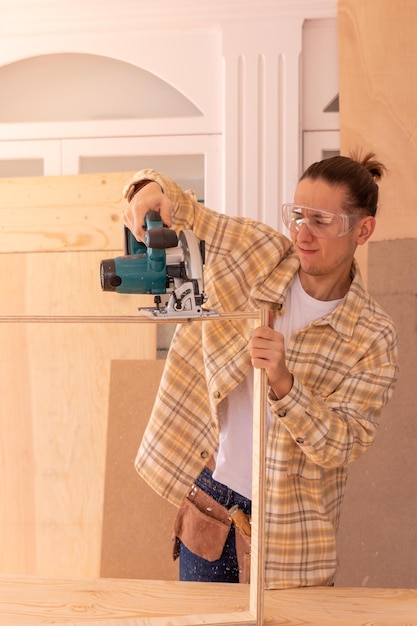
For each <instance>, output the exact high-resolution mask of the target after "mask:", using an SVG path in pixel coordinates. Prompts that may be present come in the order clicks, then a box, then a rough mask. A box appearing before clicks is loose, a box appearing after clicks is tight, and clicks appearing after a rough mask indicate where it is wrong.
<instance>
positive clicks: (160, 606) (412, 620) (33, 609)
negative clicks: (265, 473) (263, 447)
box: [0, 576, 417, 626]
mask: <svg viewBox="0 0 417 626" xmlns="http://www.w3.org/2000/svg"><path fill="white" fill-rule="evenodd" d="M162 599H163V601H161V600H162ZM248 599H249V589H248V587H247V585H230V584H227V583H224V584H217V583H198V584H196V583H179V582H173V581H166V582H155V581H138V580H122V579H103V578H102V579H80V578H79V579H75V578H72V579H54V580H53V579H47V578H33V577H23V576H22V577H21V576H2V577H1V578H0V626H40V625H45V624H51V623H54V624H56V625H59V624H60V625H64V624H65V626H146V625H147V624H148V625H149V624H151V626H155V625H156V626H167V625H168V624H170V625H171V626H175V625H177V626H178V625H180V624H183V625H186V624H190V623H191V622H190V617H189V616H190V610H191V611H193V612H194V616H197V620H196V619H194V620H193V621H194V623H198V616H199V615H200V616H204V619H205V621H203V620H202V619H201V620H200V622H199V623H205V624H207V623H210V622H209V621H208V617H209V616H213V615H219V614H220V615H221V614H223V615H226V616H227V619H228V620H229V623H230V621H232V620H235V623H239V622H236V620H239V618H240V619H241V618H242V617H243V618H244V617H245V616H247V613H246V612H245V607H247V604H248ZM416 616H417V591H415V590H406V589H395V590H393V589H360V588H359V589H358V588H349V587H348V588H344V589H337V588H329V587H322V588H319V587H317V588H311V587H310V588H303V589H286V590H277V591H266V592H265V624H268V626H301V624H302V625H303V626H336V625H337V626H369V625H370V624H372V626H405V625H406V624H407V625H410V626H413V625H415V624H416V623H417V618H416ZM212 623H213V622H212ZM240 623H242V622H240Z"/></svg>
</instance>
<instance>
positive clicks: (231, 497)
mask: <svg viewBox="0 0 417 626" xmlns="http://www.w3.org/2000/svg"><path fill="white" fill-rule="evenodd" d="M196 485H197V486H198V487H200V489H202V490H203V491H205V492H206V493H208V494H209V495H210V496H211V497H212V498H214V499H215V500H216V501H217V502H219V503H220V504H222V505H223V506H224V507H226V508H227V509H230V507H232V506H233V505H235V504H237V505H238V506H239V508H240V509H242V510H243V512H244V513H246V514H247V515H250V513H251V501H250V500H248V499H247V498H245V497H244V496H241V495H240V494H239V493H236V492H235V491H232V489H229V487H226V485H223V484H222V483H218V482H217V481H216V480H214V479H213V477H212V472H211V471H210V470H209V469H208V468H205V469H204V470H203V471H202V472H201V474H200V476H199V477H198V479H197V480H196ZM179 559H180V569H179V578H180V580H183V581H185V580H187V581H197V582H216V583H220V582H225V583H238V582H239V567H238V563H237V556H236V546H235V528H234V525H233V524H232V526H231V529H230V532H229V535H228V537H227V540H226V543H225V546H224V549H223V553H222V555H221V557H220V559H218V560H217V561H206V559H203V558H202V557H200V556H197V555H196V554H193V552H191V551H190V550H188V548H186V547H185V545H184V544H183V543H182V542H180V553H179Z"/></svg>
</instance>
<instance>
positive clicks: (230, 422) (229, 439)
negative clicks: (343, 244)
mask: <svg viewBox="0 0 417 626" xmlns="http://www.w3.org/2000/svg"><path fill="white" fill-rule="evenodd" d="M339 302H340V300H331V301H324V300H316V299H315V298H312V297H311V296H309V295H308V293H306V292H305V291H304V289H303V288H302V286H301V282H300V278H299V275H298V274H297V275H296V277H295V279H294V282H293V284H292V285H291V288H290V290H289V293H288V296H287V300H286V303H285V312H284V314H283V315H282V316H280V317H278V318H277V319H276V320H275V323H274V330H276V331H278V332H280V333H282V334H283V335H284V342H285V345H287V344H288V341H289V339H290V337H292V335H293V334H294V333H295V332H297V331H298V330H300V329H301V328H304V327H305V326H308V325H309V324H310V323H311V322H313V321H314V320H317V319H320V318H322V317H324V316H325V315H327V314H328V313H330V312H331V311H333V309H335V308H336V306H337V305H338V303H339ZM267 415H268V428H269V424H270V419H271V415H270V411H269V405H268V409H267ZM252 417H253V371H252V370H251V371H250V373H249V375H248V376H247V377H246V378H245V380H244V381H243V382H242V383H241V384H240V385H238V387H236V389H234V390H233V391H232V392H231V393H230V394H229V396H228V397H227V398H225V400H224V401H223V402H222V403H221V404H220V407H219V420H220V436H219V447H218V449H217V452H216V453H215V459H216V469H215V470H214V472H213V478H214V479H215V480H217V481H218V482H220V483H222V484H224V485H227V486H228V487H229V488H230V489H233V491H237V492H238V493H240V494H241V495H243V496H245V497H246V498H249V499H251V497H252V431H253V427H252V426H253V425H252Z"/></svg>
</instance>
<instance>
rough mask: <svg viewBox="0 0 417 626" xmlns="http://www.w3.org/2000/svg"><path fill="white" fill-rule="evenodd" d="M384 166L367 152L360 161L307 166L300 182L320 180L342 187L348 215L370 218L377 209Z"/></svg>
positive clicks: (339, 159) (326, 161)
mask: <svg viewBox="0 0 417 626" xmlns="http://www.w3.org/2000/svg"><path fill="white" fill-rule="evenodd" d="M385 171H386V168H385V166H384V165H383V164H382V163H380V162H379V161H377V160H376V158H375V154H373V153H372V152H369V153H368V154H366V155H365V156H364V157H363V158H361V157H360V156H359V155H357V154H352V156H351V157H346V156H334V157H330V158H328V159H323V160H322V161H318V162H317V163H313V164H312V165H310V166H309V167H308V168H307V169H306V171H305V172H304V174H303V175H302V176H301V178H300V180H303V179H304V178H311V179H312V180H317V179H318V178H321V179H322V180H324V181H325V182H327V183H329V185H337V186H343V187H345V188H346V190H347V194H346V201H345V203H344V204H345V206H344V207H343V208H344V209H345V210H346V211H347V212H348V213H357V212H361V213H362V212H365V213H367V214H368V215H372V216H374V215H375V214H376V211H377V208H378V185H377V181H379V180H380V179H381V178H382V176H383V174H384V172H385Z"/></svg>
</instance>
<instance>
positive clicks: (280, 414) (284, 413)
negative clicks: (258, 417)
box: [278, 411, 287, 417]
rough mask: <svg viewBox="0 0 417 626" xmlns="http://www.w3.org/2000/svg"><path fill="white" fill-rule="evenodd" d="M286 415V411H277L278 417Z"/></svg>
mask: <svg viewBox="0 0 417 626" xmlns="http://www.w3.org/2000/svg"><path fill="white" fill-rule="evenodd" d="M286 415H287V411H278V417H285V416H286Z"/></svg>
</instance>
